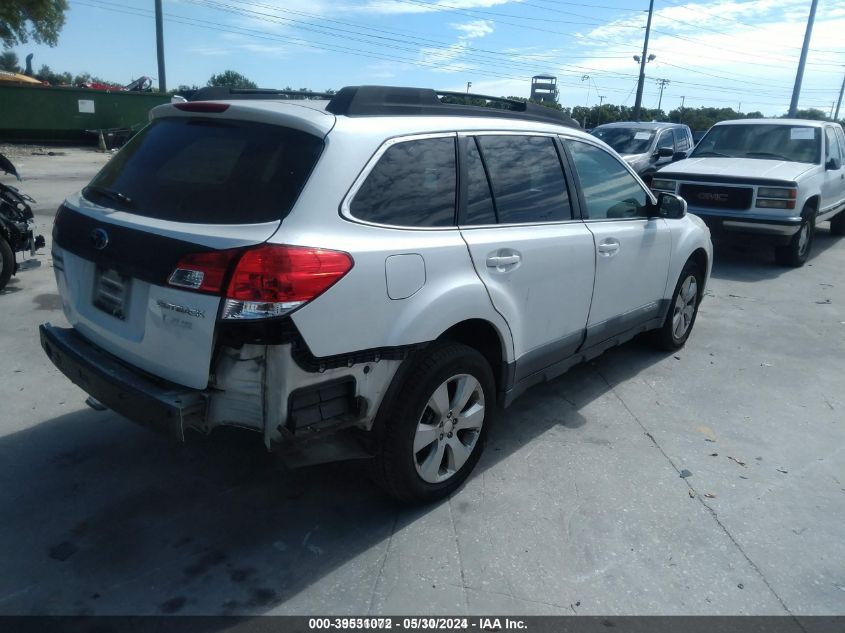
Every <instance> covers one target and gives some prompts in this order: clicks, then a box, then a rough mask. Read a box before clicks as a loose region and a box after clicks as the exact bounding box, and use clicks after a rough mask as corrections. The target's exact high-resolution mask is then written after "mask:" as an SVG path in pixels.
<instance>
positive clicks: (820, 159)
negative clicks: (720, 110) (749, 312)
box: [651, 119, 845, 266]
mask: <svg viewBox="0 0 845 633" xmlns="http://www.w3.org/2000/svg"><path fill="white" fill-rule="evenodd" d="M843 159H845V133H843V131H842V126H840V125H839V124H837V123H828V122H824V121H805V120H799V119H742V120H737V121H723V122H721V123H717V124H716V125H714V126H713V127H712V128H711V129H710V131H709V132H707V134H706V135H705V136H704V138H702V139H701V141H700V142H699V143H698V145H696V147H695V148H694V149H693V150H692V151H691V152H690V153H689V154H688V157H687V158H686V159H684V160H680V161H678V162H675V163H672V164H671V165H667V166H666V167H663V168H662V169H660V170H659V171H658V172H657V173H656V174H655V175H654V180H653V181H652V184H651V187H652V189H654V190H656V191H668V192H671V193H677V194H679V195H680V196H681V197H683V198H684V199H685V200H686V201H687V204H688V205H689V211H690V213H694V214H696V215H698V216H700V217H701V218H702V219H703V220H704V221H705V222H706V223H707V225H708V226H709V227H710V230H711V233H712V234H713V237H714V239H717V238H718V237H728V236H729V235H731V234H739V235H744V236H748V235H749V234H758V235H762V236H765V237H767V238H768V239H770V240H771V241H772V242H773V243H774V246H775V259H776V261H777V262H778V263H779V264H783V265H786V266H802V265H803V264H804V262H806V261H807V257H808V256H809V254H810V249H811V247H812V243H813V235H814V233H815V229H816V225H817V224H818V223H819V222H823V221H824V220H830V230H831V232H832V233H833V234H834V235H845V166H843Z"/></svg>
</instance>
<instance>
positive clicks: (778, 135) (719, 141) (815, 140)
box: [690, 123, 821, 163]
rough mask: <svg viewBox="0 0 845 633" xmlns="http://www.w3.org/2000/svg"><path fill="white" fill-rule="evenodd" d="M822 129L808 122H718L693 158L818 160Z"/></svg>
mask: <svg viewBox="0 0 845 633" xmlns="http://www.w3.org/2000/svg"><path fill="white" fill-rule="evenodd" d="M820 155H821V135H820V133H819V128H814V127H809V126H806V125H778V124H776V123H775V124H771V125H764V124H757V125H753V124H749V125H717V126H715V127H713V128H711V129H710V131H709V132H707V134H706V135H705V136H704V138H703V139H701V141H700V142H699V143H698V145H696V146H695V149H694V150H693V152H692V154H691V155H690V158H706V157H708V156H716V157H728V158H762V159H764V160H786V161H791V162H796V163H818V162H819V157H820Z"/></svg>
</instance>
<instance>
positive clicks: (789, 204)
mask: <svg viewBox="0 0 845 633" xmlns="http://www.w3.org/2000/svg"><path fill="white" fill-rule="evenodd" d="M797 197H798V190H797V189H791V188H788V187H758V189H757V207H758V208H760V209H794V208H795V199H796V198H797Z"/></svg>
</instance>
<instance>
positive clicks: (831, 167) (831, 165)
mask: <svg viewBox="0 0 845 633" xmlns="http://www.w3.org/2000/svg"><path fill="white" fill-rule="evenodd" d="M841 167H842V161H841V160H839V159H838V158H833V157H831V158H829V159H828V161H827V162H826V163H825V165H824V168H825V169H827V170H828V171H836V170H837V169H840V168H841Z"/></svg>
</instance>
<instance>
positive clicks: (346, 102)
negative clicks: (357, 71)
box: [326, 86, 581, 129]
mask: <svg viewBox="0 0 845 633" xmlns="http://www.w3.org/2000/svg"><path fill="white" fill-rule="evenodd" d="M441 97H442V98H441ZM326 110H327V111H328V112H331V113H332V114H340V115H345V116H353V117H354V116H402V115H405V116H412V115H428V116H480V117H501V118H515V119H527V120H531V121H543V122H546V123H556V124H558V125H566V126H568V127H574V128H579V129H580V127H581V126H580V125H578V123H577V122H576V121H574V120H573V119H572V118H570V117H568V116H566V115H565V114H564V113H563V112H561V111H560V110H555V109H553V108H548V107H546V106H542V105H538V104H536V103H531V102H526V101H517V100H515V99H505V98H503V97H491V96H489V95H478V94H472V93H463V92H450V91H446V90H432V89H430V88H405V87H397V86H347V87H345V88H341V89H340V90H339V91H338V92H337V94H335V95H334V96H333V97H332V98H331V101H330V102H329V104H328V105H327V106H326Z"/></svg>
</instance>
